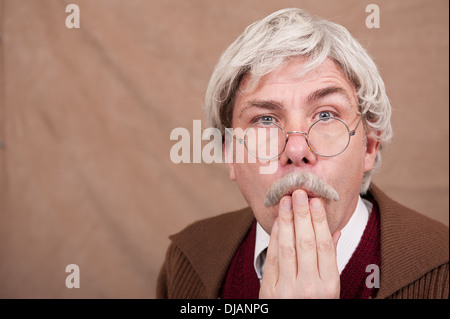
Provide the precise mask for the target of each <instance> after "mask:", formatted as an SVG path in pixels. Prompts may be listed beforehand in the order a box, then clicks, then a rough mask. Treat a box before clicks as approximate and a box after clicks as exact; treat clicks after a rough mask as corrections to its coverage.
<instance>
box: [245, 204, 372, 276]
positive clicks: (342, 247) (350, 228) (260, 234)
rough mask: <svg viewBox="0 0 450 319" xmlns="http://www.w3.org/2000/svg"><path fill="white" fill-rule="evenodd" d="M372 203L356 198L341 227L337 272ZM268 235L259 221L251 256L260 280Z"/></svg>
mask: <svg viewBox="0 0 450 319" xmlns="http://www.w3.org/2000/svg"><path fill="white" fill-rule="evenodd" d="M372 205H373V204H372V203H371V202H370V201H368V200H365V199H362V198H361V196H359V198H358V204H357V205H356V209H355V211H354V213H353V214H352V216H351V217H350V220H349V221H348V222H347V224H346V225H345V226H344V228H342V229H341V237H340V238H339V242H338V245H337V248H336V251H337V252H336V253H337V265H338V270H339V274H340V273H341V272H342V270H344V268H345V266H346V265H347V263H348V261H349V260H350V258H351V257H352V255H353V253H354V251H355V250H356V247H358V244H359V241H360V240H361V237H362V235H363V233H364V229H365V228H366V225H367V221H368V220H369V214H370V212H371V211H372ZM269 240H270V235H269V234H268V233H267V232H266V231H265V230H264V229H263V228H262V227H261V225H260V224H259V223H257V225H256V240H255V254H254V258H253V265H254V268H255V271H256V274H257V275H258V278H259V280H260V281H261V279H262V275H263V273H264V264H265V262H266V251H267V247H269Z"/></svg>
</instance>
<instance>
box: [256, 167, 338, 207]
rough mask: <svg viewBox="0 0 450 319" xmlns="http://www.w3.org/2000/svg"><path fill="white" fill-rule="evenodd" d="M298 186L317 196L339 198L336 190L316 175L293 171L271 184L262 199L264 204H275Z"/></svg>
mask: <svg viewBox="0 0 450 319" xmlns="http://www.w3.org/2000/svg"><path fill="white" fill-rule="evenodd" d="M298 188H302V189H304V190H307V191H309V192H312V193H314V195H316V196H319V197H323V198H326V199H331V200H334V201H338V200H339V195H338V193H337V191H336V190H335V189H334V188H333V187H332V186H330V185H328V184H327V183H325V182H324V181H322V180H321V179H320V178H319V177H318V176H317V175H314V174H312V173H309V172H293V173H289V174H287V175H285V176H283V177H282V178H280V179H279V180H277V181H276V182H275V183H273V184H272V187H271V188H270V190H269V192H268V193H267V195H266V198H265V200H264V206H266V207H270V206H273V205H275V204H276V203H278V202H279V201H280V200H281V199H282V198H283V196H285V195H287V194H290V193H292V192H293V191H294V190H296V189H298Z"/></svg>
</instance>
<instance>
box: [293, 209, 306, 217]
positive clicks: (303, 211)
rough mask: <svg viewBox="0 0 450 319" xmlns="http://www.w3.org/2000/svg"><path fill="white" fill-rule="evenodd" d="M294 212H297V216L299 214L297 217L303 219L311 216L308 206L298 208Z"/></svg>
mask: <svg viewBox="0 0 450 319" xmlns="http://www.w3.org/2000/svg"><path fill="white" fill-rule="evenodd" d="M294 213H295V216H297V217H299V218H301V219H304V218H310V217H309V216H310V214H309V210H308V208H306V209H297V210H294Z"/></svg>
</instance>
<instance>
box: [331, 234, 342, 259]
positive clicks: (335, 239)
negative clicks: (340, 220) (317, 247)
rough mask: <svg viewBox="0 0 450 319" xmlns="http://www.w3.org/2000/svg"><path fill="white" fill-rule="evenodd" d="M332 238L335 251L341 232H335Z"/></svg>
mask: <svg viewBox="0 0 450 319" xmlns="http://www.w3.org/2000/svg"><path fill="white" fill-rule="evenodd" d="M332 237H333V244H334V249H336V248H337V245H338V242H339V238H341V231H340V230H336V231H335V232H334V234H333V236H332ZM336 255H337V250H336Z"/></svg>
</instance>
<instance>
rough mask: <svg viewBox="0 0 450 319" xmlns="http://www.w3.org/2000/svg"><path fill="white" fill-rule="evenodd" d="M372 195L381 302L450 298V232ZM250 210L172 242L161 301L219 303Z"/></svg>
mask: <svg viewBox="0 0 450 319" xmlns="http://www.w3.org/2000/svg"><path fill="white" fill-rule="evenodd" d="M369 194H370V195H371V196H373V198H374V199H375V200H376V202H377V203H378V206H379V208H380V219H381V222H380V223H381V224H380V227H381V267H380V269H381V275H380V289H379V291H378V294H377V298H448V297H449V266H448V256H449V230H448V227H446V226H444V225H442V224H440V223H438V222H437V221H434V220H432V219H430V218H427V217H425V216H423V215H421V214H419V213H417V212H415V211H413V210H411V209H409V208H407V207H404V206H402V205H400V204H399V203H397V202H395V201H393V200H392V199H390V198H389V197H387V196H386V195H385V194H384V193H383V192H382V191H381V190H380V189H379V188H377V187H376V186H375V185H373V184H372V185H371V187H370V189H369ZM254 220H255V219H254V216H253V214H252V211H251V210H250V208H246V209H243V210H240V211H236V212H232V213H227V214H223V215H220V216H216V217H212V218H208V219H205V220H201V221H198V222H196V223H194V224H192V225H190V226H188V227H187V228H185V229H184V230H183V231H181V232H180V233H178V234H176V235H173V236H171V237H170V238H171V240H172V243H171V245H170V246H169V249H168V251H167V255H166V260H165V262H164V265H163V267H162V268H161V272H160V274H159V278H158V283H157V288H156V297H157V298H180V299H181V298H202V299H203V298H218V296H219V293H220V291H219V290H220V288H221V286H222V283H223V281H224V279H225V276H226V273H227V270H228V267H229V265H230V263H231V261H232V258H233V256H234V254H235V252H236V250H237V249H238V247H239V245H240V244H241V242H242V240H243V239H244V236H245V235H246V234H247V232H248V230H249V228H250V226H251V225H252V223H253V221H254Z"/></svg>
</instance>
